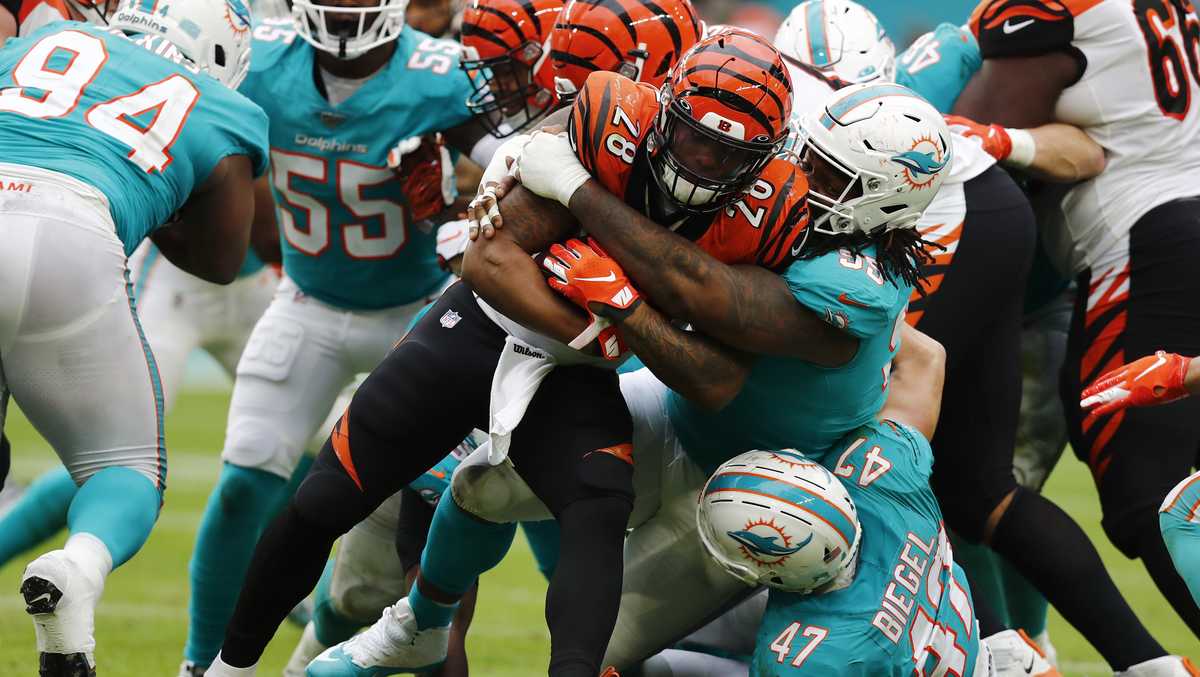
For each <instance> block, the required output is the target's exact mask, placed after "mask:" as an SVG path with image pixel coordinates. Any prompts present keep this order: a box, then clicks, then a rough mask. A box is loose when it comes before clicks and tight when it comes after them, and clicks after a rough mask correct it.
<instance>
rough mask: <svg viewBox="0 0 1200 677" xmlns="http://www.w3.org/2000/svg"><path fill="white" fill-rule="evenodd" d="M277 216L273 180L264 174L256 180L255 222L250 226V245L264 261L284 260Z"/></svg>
mask: <svg viewBox="0 0 1200 677" xmlns="http://www.w3.org/2000/svg"><path fill="white" fill-rule="evenodd" d="M275 218H276V217H275V198H274V196H272V195H271V181H270V179H269V178H268V175H263V176H261V177H259V178H258V179H257V180H256V181H255V182H254V222H253V224H252V225H251V226H250V246H251V247H253V248H254V253H255V254H258V258H260V259H262V260H263V262H264V263H282V262H283V250H282V248H281V247H280V245H279V224H278V222H277V221H276V220H275Z"/></svg>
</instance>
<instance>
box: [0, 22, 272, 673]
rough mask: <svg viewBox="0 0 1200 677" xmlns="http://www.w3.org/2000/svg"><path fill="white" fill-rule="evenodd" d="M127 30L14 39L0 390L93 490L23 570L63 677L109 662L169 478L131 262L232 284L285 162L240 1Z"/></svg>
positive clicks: (7, 78) (2, 133)
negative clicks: (245, 88) (117, 580)
mask: <svg viewBox="0 0 1200 677" xmlns="http://www.w3.org/2000/svg"><path fill="white" fill-rule="evenodd" d="M182 23H186V24H187V26H188V28H187V29H184V28H183V27H182ZM151 24H153V25H156V26H159V27H161V29H160V30H159V31H155V33H154V34H153V35H151V34H145V33H143V32H142V31H143V30H144V28H143V27H144V26H147V25H151ZM110 26H111V28H110V29H101V28H98V27H93V26H86V25H81V24H72V25H69V26H63V27H57V26H53V25H51V26H47V27H45V28H43V29H39V30H37V31H34V32H32V33H30V34H29V35H28V36H27V38H25V39H18V40H10V41H9V42H8V43H6V45H5V47H4V49H3V50H0V90H2V92H3V95H2V96H0V117H3V118H4V119H3V124H0V143H2V145H3V146H4V148H5V161H6V163H5V164H4V165H2V166H0V172H2V173H3V174H4V175H5V176H4V180H3V184H4V186H5V191H4V193H3V197H0V211H2V212H4V214H5V216H4V218H3V219H0V221H2V223H3V225H2V226H0V229H3V230H4V233H3V239H4V240H5V242H7V243H8V244H7V245H6V246H5V247H4V252H3V256H4V257H5V258H6V261H5V263H4V264H3V265H0V271H3V272H0V277H2V278H3V279H2V280H0V284H2V285H3V286H4V287H5V288H6V289H9V290H16V291H15V292H14V293H11V294H6V295H5V298H6V299H7V300H9V301H16V302H17V303H18V305H13V304H12V303H8V304H6V305H5V306H4V307H3V309H0V317H2V318H4V319H3V320H2V321H0V326H2V327H3V329H2V330H0V333H2V336H3V338H0V361H3V364H4V367H3V370H2V373H3V374H4V375H3V377H0V378H2V379H3V380H4V383H3V384H2V385H0V391H2V392H3V393H4V394H3V395H0V399H5V398H7V395H8V393H10V392H11V393H12V394H13V396H14V397H15V399H16V400H17V401H18V402H19V403H20V404H21V407H22V409H23V410H24V411H25V412H26V414H27V415H28V416H29V417H30V419H31V420H32V421H33V422H34V425H35V426H36V427H37V428H38V429H39V430H40V431H41V432H42V433H43V434H44V435H45V436H46V437H47V440H48V441H49V442H50V443H51V445H52V446H53V447H54V448H55V450H56V452H57V453H58V454H59V456H60V458H62V460H63V463H64V465H66V466H67V468H68V470H69V471H70V472H71V475H72V477H73V478H74V479H75V481H76V482H77V483H79V484H80V486H81V488H80V490H79V492H78V494H76V496H75V498H74V499H73V501H72V504H71V510H70V513H69V515H68V526H69V528H70V532H71V536H70V537H69V539H68V541H67V544H66V546H65V547H64V549H62V550H55V551H52V552H50V553H47V554H45V555H42V556H41V557H39V558H38V559H36V560H34V562H32V563H31V564H30V565H29V566H28V567H27V568H26V571H25V574H24V576H23V578H22V584H21V588H22V593H23V594H24V597H25V600H26V605H27V611H28V612H29V613H30V614H31V615H32V616H33V619H34V625H35V629H36V631H37V640H38V650H39V652H40V654H41V657H40V671H41V674H43V675H59V674H62V675H66V674H94V670H95V667H94V666H95V660H94V653H93V652H94V647H95V641H94V639H93V615H94V609H95V605H96V602H97V600H98V598H99V596H100V593H101V591H102V589H103V585H104V581H105V579H106V577H107V576H108V574H109V572H110V571H111V570H112V569H113V568H114V567H116V566H120V565H121V564H123V563H124V562H126V561H128V560H129V559H130V558H131V557H132V556H133V555H134V553H136V552H137V550H138V549H139V548H140V547H141V545H142V544H143V543H144V542H145V540H146V538H147V536H148V535H149V533H150V529H151V527H152V526H153V524H154V522H155V519H156V518H157V515H158V510H159V507H160V505H161V500H162V491H163V489H164V488H165V481H166V469H167V468H166V451H165V446H164V442H163V428H162V407H163V401H162V398H163V395H162V388H161V383H160V381H159V378H158V374H157V367H156V365H155V362H154V357H153V354H152V352H151V351H150V349H149V347H148V345H147V344H146V341H145V338H144V335H143V334H142V332H141V328H140V325H139V324H138V320H137V315H136V313H135V311H134V302H133V298H132V295H131V294H130V289H129V287H130V285H129V284H128V273H127V269H126V257H127V256H128V255H129V254H130V253H131V252H133V250H134V249H135V248H136V247H137V246H138V244H140V243H141V241H142V240H143V239H145V238H146V237H147V236H148V235H149V236H150V237H152V239H153V240H154V241H155V243H156V245H157V246H158V247H159V249H160V250H161V251H162V252H163V254H164V255H165V256H167V257H168V258H171V259H172V260H173V261H174V262H175V263H176V265H179V266H180V267H181V268H183V269H184V270H187V271H189V272H191V273H192V274H195V275H197V276H199V277H201V278H204V279H207V280H209V281H212V282H217V283H228V282H230V281H232V280H233V279H234V277H235V276H236V274H237V271H238V269H239V268H240V267H241V265H242V259H243V258H244V253H245V250H246V243H247V241H248V237H249V224H250V220H251V216H252V212H253V189H252V180H253V177H255V176H257V175H261V174H262V173H264V172H265V170H266V164H267V136H266V117H265V116H264V115H263V113H262V111H261V109H259V108H258V107H257V106H255V105H253V104H252V103H250V102H249V101H248V100H247V99H245V98H244V97H242V96H240V95H238V94H236V93H234V92H232V91H231V89H232V88H236V87H237V86H238V84H239V83H240V82H241V80H242V79H243V78H244V76H245V74H246V70H247V69H248V67H249V63H250V54H249V31H250V12H249V10H248V9H247V8H246V6H245V5H244V4H243V3H242V2H241V1H240V0H204V1H203V2H196V1H195V0H189V1H188V2H186V3H180V2H171V1H169V0H160V1H159V2H158V3H156V4H155V5H154V7H152V8H150V7H147V6H146V3H141V2H135V1H133V0H130V1H128V2H126V3H124V4H123V5H122V6H121V7H120V9H119V10H118V11H117V13H116V14H115V15H114V16H113V17H112V19H111V21H110ZM113 64H125V65H126V66H128V67H125V68H117V67H115V66H114V65H113ZM30 87H35V88H36V89H37V92H36V93H32V94H31V93H30V92H29V88H30ZM148 110H154V111H156V114H155V116H154V117H153V119H145V118H140V119H141V120H142V123H141V125H143V126H137V125H131V124H128V123H127V122H125V120H126V118H137V115H138V113H139V112H144V111H148ZM232 120H236V121H237V123H236V125H235V124H233V123H232V122H231V121H232ZM172 215H174V216H172ZM168 222H171V223H173V224H174V225H172V226H171V227H168V228H161V227H160V226H162V224H164V223H168ZM50 253H52V254H53V256H51V257H49V258H47V256H48V255H49V254H50ZM39 271H41V272H39ZM45 271H53V274H49V273H47V272H45ZM79 365H87V368H86V369H81V368H80V366H79ZM139 375H141V376H140V377H139ZM0 408H2V406H0Z"/></svg>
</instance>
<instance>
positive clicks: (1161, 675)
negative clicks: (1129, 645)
mask: <svg viewBox="0 0 1200 677" xmlns="http://www.w3.org/2000/svg"><path fill="white" fill-rule="evenodd" d="M1114 677H1200V670H1197V669H1196V666H1194V665H1192V662H1191V661H1190V660H1188V659H1186V658H1183V657H1182V656H1159V657H1158V658H1154V659H1152V660H1148V661H1143V662H1141V663H1138V664H1137V665H1133V666H1130V667H1129V669H1128V670H1122V671H1121V672H1117V673H1114Z"/></svg>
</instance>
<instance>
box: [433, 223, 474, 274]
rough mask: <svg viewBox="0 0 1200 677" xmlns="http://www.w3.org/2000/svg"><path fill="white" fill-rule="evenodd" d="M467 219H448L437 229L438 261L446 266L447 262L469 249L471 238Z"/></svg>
mask: <svg viewBox="0 0 1200 677" xmlns="http://www.w3.org/2000/svg"><path fill="white" fill-rule="evenodd" d="M467 225H468V224H467V220H466V219H459V220H457V221H447V222H446V223H443V224H442V225H441V227H439V228H438V231H437V255H438V263H439V264H440V265H442V266H443V267H445V262H446V261H449V260H451V259H453V258H454V257H456V256H459V255H460V254H462V253H464V252H465V251H467V245H468V244H470V243H471V239H470V238H468V237H467Z"/></svg>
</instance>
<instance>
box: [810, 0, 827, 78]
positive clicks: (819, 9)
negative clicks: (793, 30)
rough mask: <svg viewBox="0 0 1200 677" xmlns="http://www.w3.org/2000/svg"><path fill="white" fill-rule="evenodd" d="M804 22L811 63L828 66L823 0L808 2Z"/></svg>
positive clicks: (819, 66)
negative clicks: (806, 29) (806, 28)
mask: <svg viewBox="0 0 1200 677" xmlns="http://www.w3.org/2000/svg"><path fill="white" fill-rule="evenodd" d="M804 23H805V26H807V27H808V52H809V56H811V57H812V65H814V66H816V67H817V68H821V67H823V66H828V65H829V64H830V62H831V59H830V57H829V38H828V36H826V34H825V3H824V1H823V0H815V1H814V2H810V3H808V9H807V10H805V15H804Z"/></svg>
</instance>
